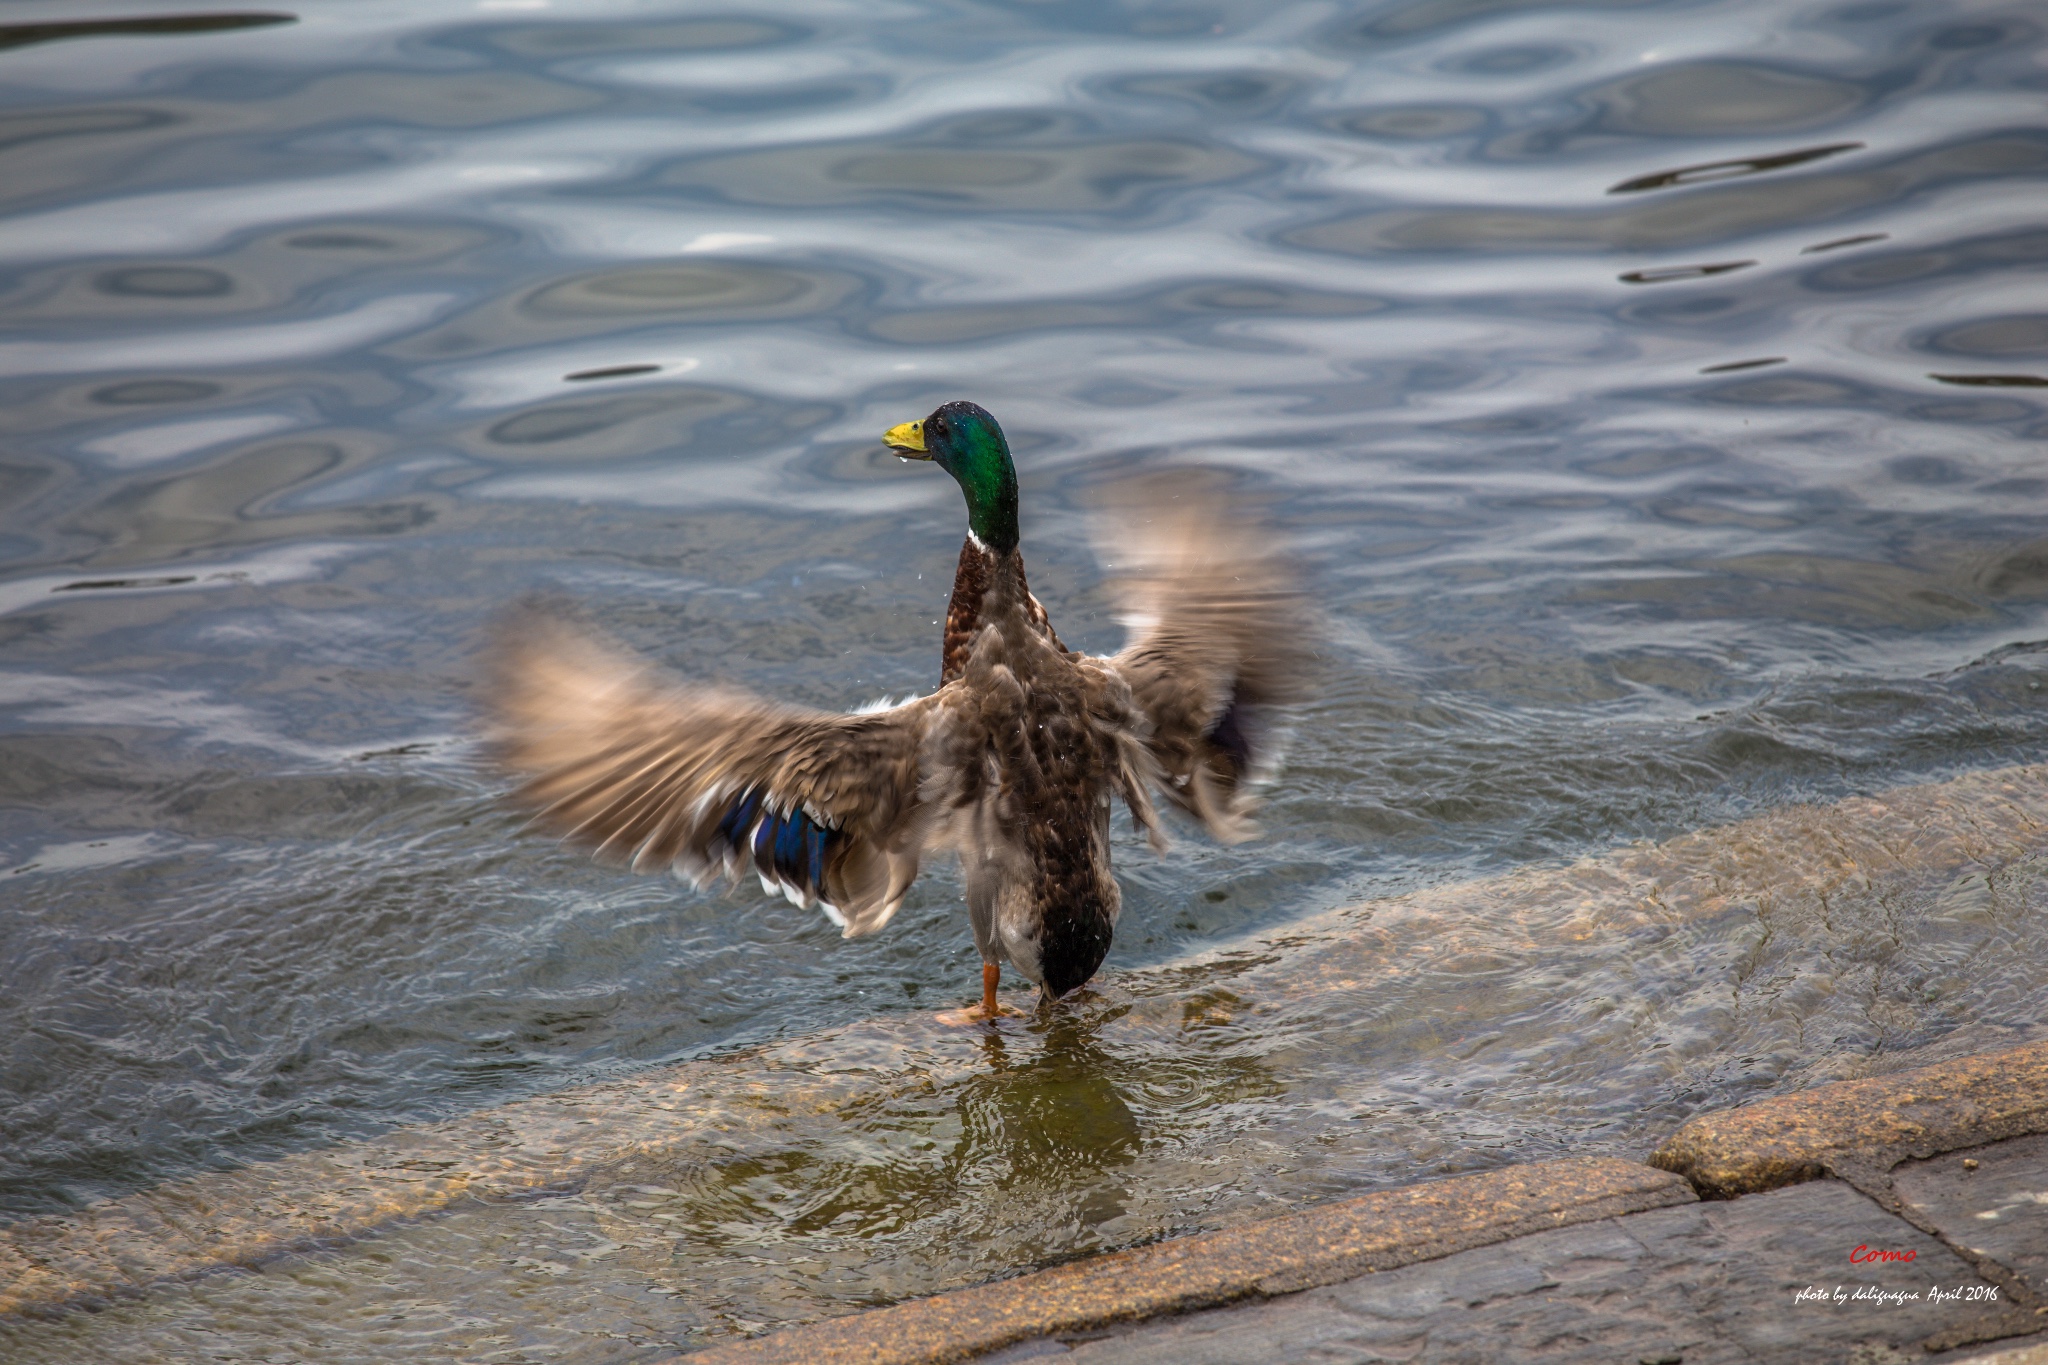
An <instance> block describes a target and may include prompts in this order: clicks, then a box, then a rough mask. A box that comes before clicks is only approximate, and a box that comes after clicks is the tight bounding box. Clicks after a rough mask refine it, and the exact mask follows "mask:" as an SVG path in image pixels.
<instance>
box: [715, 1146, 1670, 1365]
mask: <svg viewBox="0 0 2048 1365" xmlns="http://www.w3.org/2000/svg"><path fill="white" fill-rule="evenodd" d="M1693 1197H1694V1196H1693V1193H1692V1190H1691V1188H1690V1187H1688V1186H1687V1185H1686V1184H1685V1182H1684V1181H1683V1180H1680V1179H1678V1178H1677V1177H1676V1176H1673V1175H1670V1174H1667V1173H1665V1172H1662V1171H1656V1170H1652V1169H1651V1168H1649V1167H1647V1166H1638V1165H1636V1164H1635V1163H1634V1162H1630V1161H1619V1160H1616V1159H1614V1158H1611V1157H1591V1158H1573V1159H1569V1160H1564V1161H1546V1162H1540V1163H1537V1164H1535V1165H1530V1166H1515V1167H1510V1168H1509V1169H1507V1170H1502V1171H1487V1172H1484V1173H1482V1174H1478V1175H1463V1176H1453V1177H1451V1178H1449V1179H1447V1180H1437V1181H1431V1182H1429V1183H1427V1184H1422V1185H1409V1186H1405V1187H1403V1188H1401V1189H1394V1190H1381V1191H1377V1192H1375V1193H1373V1194H1368V1195H1363V1196H1361V1197H1359V1198H1357V1199H1350V1200H1345V1201H1344V1202H1342V1203H1337V1204H1328V1205H1324V1206H1322V1207H1320V1208H1315V1209H1310V1210H1307V1211H1305V1212H1302V1213H1296V1214H1289V1215H1287V1216H1285V1217H1281V1218H1272V1219H1267V1220H1265V1221H1263V1222H1258V1223H1251V1224H1247V1225H1245V1226H1243V1227H1237V1228H1228V1229H1225V1230H1223V1231H1221V1232H1210V1233H1203V1234H1201V1235H1199V1236H1194V1237H1183V1238H1177V1239H1175V1240H1173V1241H1168V1242H1161V1243H1157V1244H1155V1245H1153V1246H1148V1247H1139V1248H1136V1249H1135V1250H1131V1251H1122V1252H1116V1253H1112V1254H1110V1255H1107V1256H1098V1257H1096V1258H1094V1259H1092V1260H1088V1261H1082V1262H1077V1263H1075V1264H1072V1265H1066V1266H1060V1267H1057V1268H1055V1269H1052V1270H1046V1271H1041V1272H1039V1273H1038V1274H1035V1275H1026V1276H1023V1277H1021V1278H1019V1279H1014V1280H1003V1281H999V1282H997V1283H995V1284H989V1285H982V1286H980V1287H978V1288H975V1289H962V1290H957V1291H955V1292H953V1293H950V1294H941V1295H938V1296H937V1297H935V1298H930V1299H920V1300H917V1301H915V1302H912V1303H905V1304H898V1305H897V1306H895V1307H893V1308H883V1309H877V1310H875V1311H873V1312H869V1313H860V1314H856V1315H855V1316H852V1317H847V1318H834V1319H830V1320H828V1321H825V1322H820V1323H814V1324H812V1325H811V1326H808V1327H799V1328H796V1329H794V1330H791V1331H787V1332H779V1333H777V1334H775V1335H774V1336H770V1337H764V1338H761V1339H759V1340H756V1341H743V1342H733V1343H730V1344H728V1345H724V1346H716V1347H713V1348H711V1349H710V1350H708V1351H703V1352H700V1353H697V1354H695V1355H692V1356H689V1357H688V1359H689V1360H690V1361H691V1362H692V1365H742V1363H743V1362H744V1365H819V1362H823V1361H831V1362H834V1365H839V1363H840V1362H844V1363H845V1365H854V1362H859V1365H923V1362H943V1361H954V1360H962V1359H966V1358H969V1357H971V1356H974V1355H976V1354H981V1353H985V1352H989V1351H993V1350H997V1349H1000V1348H1002V1347H1005V1346H1009V1345H1011V1344H1012V1343H1015V1342H1021V1341H1026V1340H1028V1339H1030V1338H1033V1337H1046V1336H1052V1335H1056V1334H1058V1333H1061V1332H1075V1331H1085V1330H1087V1329H1089V1328H1093V1327H1099V1326H1102V1325H1104V1324H1108V1323H1117V1322H1128V1321H1133V1320H1137V1319H1142V1318H1147V1317H1153V1316H1157V1315H1159V1314H1165V1313H1185V1312H1188V1311H1190V1310H1193V1309H1199V1308H1205V1307H1208V1306H1211V1305H1214V1304H1221V1303H1229V1302H1231V1301H1233V1300H1237V1299H1242V1298H1246V1297H1249V1296H1254V1295H1273V1294H1286V1293H1290V1292H1292V1291H1296V1290H1301V1289H1305V1288H1309V1287H1311V1286H1315V1285H1323V1284H1330V1283H1333V1282H1335V1281H1338V1280H1343V1279H1347V1278H1350V1277H1352V1276H1356V1275H1359V1274H1362V1273H1365V1272H1369V1271H1378V1270H1389V1269H1393V1268H1395V1267H1398V1266H1403V1265H1409V1264H1412V1263H1414V1262H1416V1261H1422V1260H1428V1259H1432V1258H1435V1257H1441V1256H1447V1255H1451V1254H1453V1253H1455V1252H1458V1251H1461V1250H1465V1249H1467V1248H1470V1247H1477V1246H1485V1245H1488V1244H1490V1243H1494V1242H1500V1241H1504V1240H1506V1239H1508V1238H1511V1237H1519V1236H1523V1235H1525V1234H1528V1233H1532V1232H1539V1231H1543V1230H1545V1229H1550V1228H1557V1227H1562V1226H1566V1225H1569V1224H1573V1223H1581V1222H1586V1221H1588V1220H1594V1219H1601V1218H1612V1217H1615V1216H1618V1215H1620V1214H1624V1213H1629V1212H1633V1211H1636V1210H1639V1209H1652V1208H1662V1207H1667V1206H1670V1205H1673V1204H1679V1203H1690V1202H1692V1200H1693Z"/></svg>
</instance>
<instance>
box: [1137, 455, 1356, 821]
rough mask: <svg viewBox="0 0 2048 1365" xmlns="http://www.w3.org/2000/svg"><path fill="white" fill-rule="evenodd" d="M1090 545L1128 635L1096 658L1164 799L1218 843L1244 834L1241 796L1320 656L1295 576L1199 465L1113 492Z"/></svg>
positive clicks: (1268, 757) (1259, 527)
mask: <svg viewBox="0 0 2048 1365" xmlns="http://www.w3.org/2000/svg"><path fill="white" fill-rule="evenodd" d="M1097 539H1098V544H1099V548H1100V553H1101V556H1102V559H1103V561H1104V563H1105V564H1106V565H1107V566H1108V567H1109V568H1110V569H1111V570H1112V572H1113V575H1114V576H1113V580H1112V591H1113V592H1114V593H1115V596H1116V598H1117V604H1118V607H1119V614H1120V616H1121V618H1122V620H1123V622H1124V625H1125V626H1126V627H1127V628H1128V629H1129V630H1130V632H1131V635H1130V643H1129V644H1127V645H1126V646H1125V647H1124V649H1123V650H1122V651H1121V652H1120V653H1118V654H1117V655H1115V656H1114V657H1113V658H1111V659H1109V660H1108V661H1107V662H1108V663H1109V664H1110V666H1111V667H1113V668H1115V669H1116V670H1117V672H1118V673H1120V674H1121V675H1122V676H1123V678H1124V680H1125V681H1126V682H1127V683H1129V685H1130V688H1131V693H1132V695H1133V697H1134V698H1135V699H1136V701H1137V703H1138V706H1139V708H1140V709H1141V710H1143V711H1144V713H1145V715H1146V716H1147V717H1148V718H1149V719H1150V721H1151V723H1152V732H1151V735H1150V736H1149V737H1148V739H1147V745H1148V747H1149V748H1150V749H1151V750H1152V754H1153V757H1154V758H1155V759H1156V760H1157V761H1158V764H1159V768H1160V770H1161V773H1162V776H1163V778H1164V781H1163V783H1162V786H1161V790H1162V791H1163V792H1164V793H1165V795H1166V797H1167V798H1168V799H1169V800H1171V801H1172V802H1173V803H1174V804H1176V805H1178V806H1180V807H1181V808H1182V809H1184V810H1186V811H1188V812H1190V813H1192V814H1193V815H1195V816H1197V817H1198V818H1200V819H1201V821H1202V822H1203V823H1204V824H1205V825H1207V826H1208V827H1209V831H1210V833H1211V834H1213V835H1215V837H1216V838H1218V839H1220V840H1222V841H1224V842H1225V843H1235V842H1237V841H1239V840H1241V839H1245V838H1249V837H1250V836H1251V835H1253V834H1255V833H1257V827H1256V826H1255V825H1253V824H1252V822H1251V820H1250V818H1249V817H1250V813H1251V810H1252V808H1253V806H1254V805H1255V804H1256V803H1255V802H1254V801H1253V799H1252V797H1251V794H1250V791H1249V788H1251V787H1252V786H1254V785H1257V784H1259V783H1262V782H1265V781H1267V780H1269V779H1270V778H1271V777H1272V776H1273V775H1274V773H1275V772H1276V771H1277V770H1278V768H1279V764H1280V760H1281V758H1282V756H1283V751H1284V748H1285V742H1286V739H1287V729H1286V727H1285V724H1284V720H1285V717H1284V715H1283V708H1285V707H1287V706H1289V705H1291V704H1293V703H1297V702H1300V701H1303V700H1306V698H1307V696H1308V694H1309V690H1310V687H1311V685H1312V680H1313V674H1314V665H1315V663H1316V660H1317V639H1318V635H1319V631H1318V629H1317V626H1316V620H1315V616H1314V613H1313V612H1312V611H1311V610H1310V608H1309V605H1308V602H1307V601H1306V599H1305V598H1304V597H1303V595H1302V593H1301V591H1300V590H1299V588H1298V587H1297V586H1296V583H1297V578H1298V575H1297V574H1296V573H1295V571H1294V568H1293V566H1292V564H1291V563H1290V561H1289V559H1288V557H1287V556H1286V555H1285V553H1284V552H1283V550H1282V548H1281V547H1280V545H1279V543H1278V542H1277V540H1276V538H1275V535H1274V533H1273V532H1272V531H1271V530H1270V529H1269V528H1268V527H1267V526H1265V525H1264V524H1263V523H1261V522H1259V521H1257V520H1256V519H1254V518H1252V517H1250V516H1249V515H1246V514H1245V513H1244V512H1242V511H1241V510H1237V509H1234V508H1233V505H1232V504H1231V502H1230V501H1229V500H1228V499H1227V498H1226V496H1225V495H1224V493H1223V492H1222V491H1221V490H1220V489H1218V488H1217V487H1216V486H1215V485H1214V483H1212V482H1211V481H1209V480H1206V479H1205V478H1204V477H1203V472H1202V471H1199V470H1189V471H1179V472H1175V473H1170V474H1160V475H1154V476H1151V477H1148V478H1145V479H1140V480H1134V481H1132V482H1130V483H1126V484H1121V485H1118V486H1116V487H1115V488H1113V489H1111V490H1110V491H1109V493H1108V495H1107V496H1106V497H1105V498H1104V515H1103V518H1102V521H1101V529H1100V531H1099V532H1098V537H1097Z"/></svg>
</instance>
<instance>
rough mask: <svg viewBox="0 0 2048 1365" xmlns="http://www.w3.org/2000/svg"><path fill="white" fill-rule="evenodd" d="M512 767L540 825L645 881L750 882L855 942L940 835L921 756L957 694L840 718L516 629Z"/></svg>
mask: <svg viewBox="0 0 2048 1365" xmlns="http://www.w3.org/2000/svg"><path fill="white" fill-rule="evenodd" d="M489 696H490V703H491V707H492V711H493V713H494V717H493V718H494V721H495V731H496V733H495V740H496V747H497V755H498V758H499V760H500V761H501V762H502V763H503V765H504V766H505V767H507V768H508V769H510V770H512V771H513V772H515V773H517V774H518V775H520V776H522V777H524V778H525V782H524V784H523V785H521V786H520V787H519V788H518V790H517V791H516V792H515V793H514V794H513V800H515V801H516V802H518V803H519V804H521V805H524V806H527V807H528V808H530V809H532V810H533V811H534V812H535V813H536V819H537V820H538V821H539V823H541V824H543V825H546V826H548V827H550V828H552V829H554V830H556V831H558V832H559V833H561V834H563V835H564V836H566V837H568V838H570V839H574V840H576V841H578V842H582V843H587V844H591V845H594V846H595V847H596V849H597V852H598V853H599V854H600V855H605V854H612V855H615V856H619V857H623V858H625V859H627V860H628V861H630V863H631V864H632V866H633V868H634V869H635V870H636V871H643V872H645V871H652V870H655V869H657V868H661V867H671V868H673V869H674V870H675V871H676V872H677V873H678V874H680V875H682V876H684V877H687V878H689V879H690V880H691V881H693V882H696V883H698V884H700V885H701V884H703V883H704V882H705V881H706V880H708V879H710V878H711V877H713V876H717V875H723V876H725V877H728V878H731V879H733V880H739V879H740V878H742V877H744V875H745V874H746V873H747V872H749V871H752V872H754V873H756V874H758V875H759V877H760V879H761V884H762V887H763V889H765V890H779V891H781V892H782V893H783V894H784V895H786V896H787V897H789V899H790V900H791V901H793V902H795V903H796V904H798V905H810V904H812V903H817V904H819V905H820V906H821V908H823V909H824V911H825V913H826V914H827V915H829V916H830V917H831V918H832V920H833V922H834V923H836V924H839V925H840V926H842V928H843V929H844V932H845V935H846V937H848V938H854V937H857V936H859V935H862V934H869V933H873V932H874V931H875V930H877V929H879V928H881V927H882V926H883V925H884V924H886V923H888V922H889V918H890V917H891V916H892V915H894V914H895V913H896V907H897V906H898V905H899V904H900V903H901V902H902V899H903V895H904V893H905V892H906V891H907V890H909V888H910V884H911V882H912V881H913V880H914V879H915V878H916V876H917V866H918V859H919V856H920V853H921V851H922V849H923V846H924V844H925V842H926V839H927V837H928V836H929V834H930V833H931V829H930V826H931V823H932V822H931V820H930V818H929V813H930V810H931V803H929V802H927V801H926V800H924V799H923V798H922V797H921V795H920V786H921V784H922V773H921V761H920V760H921V755H922V753H923V752H924V750H925V746H926V741H927V739H928V738H929V737H930V735H931V733H932V731H933V730H934V728H935V726H937V725H940V724H942V723H943V721H944V718H945V716H946V707H945V702H944V697H945V694H944V693H935V694H933V695H932V696H929V697H924V698H920V699H918V700H916V701H912V702H907V703H905V704H903V705H901V706H897V707H894V708H891V709H888V710H882V711H873V712H867V713H857V714H851V715H839V714H834V713H832V712H826V711H812V710H807V709H804V708H801V707H794V706H780V705H776V704H774V703H772V702H766V701H762V700H760V699H759V698H756V697H752V696H748V695H746V694H744V693H741V692H736V691H730V690H724V689H718V688H712V687H700V686H694V685H691V684H687V683H684V682H681V681H679V680H673V679H662V678H660V677H658V676H657V675H655V674H654V673H653V671H652V670H651V669H649V668H648V667H647V666H646V665H645V664H643V663H641V662H640V661H638V660H636V659H634V658H632V657H631V656H629V655H626V654H623V653H620V652H618V651H616V650H613V649H610V648H608V647H606V646H604V645H601V644H599V643H598V642H596V641H594V640H592V639H591V638H590V637H588V636H587V635H584V634H582V633H581V632H578V631H575V630H572V629H570V628H568V627H566V626H564V625H562V624H560V623H558V622H552V621H543V620H535V619H533V618H527V619H525V620H522V621H519V622H516V623H515V624H513V625H512V626H510V627H508V628H506V629H505V630H504V631H502V632H501V634H500V638H499V642H498V647H497V649H496V651H495V660H494V667H493V678H492V687H491V691H490V694H489Z"/></svg>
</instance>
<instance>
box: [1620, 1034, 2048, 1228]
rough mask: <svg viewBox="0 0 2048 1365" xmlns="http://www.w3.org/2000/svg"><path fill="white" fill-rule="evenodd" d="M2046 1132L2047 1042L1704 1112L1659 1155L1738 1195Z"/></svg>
mask: <svg viewBox="0 0 2048 1365" xmlns="http://www.w3.org/2000/svg"><path fill="white" fill-rule="evenodd" d="M2042 1132H2048V1042H2042V1043H2030V1044H2028V1045H2027V1046H2025V1047H2016V1048H2011V1049H2009V1050H2007V1051H2004V1052H1987V1053H1982V1054H1980V1055H1978V1056H1975V1057H1963V1058H1958V1059H1957V1060H1955V1061H1952V1062H1942V1063H1939V1064H1938V1065H1935V1066H1927V1067H1921V1068H1919V1069H1918V1070H1915V1071H1902V1072H1899V1073H1898V1074H1896V1075H1891V1076H1873V1077H1870V1078H1869V1079H1866V1080H1859V1081H1838V1082H1836V1083H1834V1084H1832V1085H1822V1086H1816V1087H1814V1088H1813V1089H1811V1090H1802V1091H1800V1092H1798V1093H1797V1094H1793V1095H1780V1096H1777V1097H1776V1098H1773V1099H1768V1100H1762V1101H1759V1102H1758V1103H1756V1104H1750V1105H1744V1106H1743V1107H1742V1108H1740V1109H1728V1110H1723V1111H1721V1112H1719V1113H1714V1114H1702V1115H1700V1116H1699V1117H1697V1118H1694V1119H1691V1120H1689V1121H1688V1122H1687V1123H1686V1124H1685V1125H1684V1126H1683V1127H1681V1128H1680V1129H1679V1130H1678V1131H1677V1132H1676V1133H1674V1134H1672V1135H1671V1136H1670V1137H1669V1138H1668V1139H1666V1140H1665V1142H1664V1144H1663V1145H1662V1146H1661V1147H1659V1148H1658V1149H1657V1151H1656V1154H1655V1155H1653V1156H1652V1157H1651V1158H1650V1164H1651V1165H1653V1166H1656V1167H1658V1168H1660V1169H1662V1170H1666V1171H1671V1172H1674V1173H1676V1174H1678V1175H1682V1176H1684V1177H1685V1178H1686V1179H1687V1180H1689V1181H1690V1182H1692V1186H1693V1188H1694V1189H1695V1190H1697V1191H1699V1193H1700V1194H1701V1196H1703V1197H1705V1198H1708V1199H1733V1198H1734V1197H1736V1196H1737V1195H1743V1194H1756V1193H1758V1192H1760V1191H1763V1190H1774V1189H1777V1188H1779V1187H1780V1186H1783V1185H1795V1184H1798V1183H1799V1182H1800V1181H1802V1180H1814V1179H1818V1178H1819V1177H1821V1176H1823V1175H1828V1174H1841V1175H1851V1174H1856V1173H1861V1172H1874V1173H1877V1174H1880V1175H1881V1174H1882V1173H1884V1172H1888V1171H1889V1170H1890V1169H1891V1168H1892V1167H1893V1166H1896V1165H1897V1164H1898V1163H1899V1162H1901V1161H1904V1160H1906V1159H1907V1158H1908V1157H1919V1158H1922V1159H1925V1158H1927V1157H1933V1156H1939V1155H1940V1154H1941V1153H1943V1152H1952V1151H1955V1150H1957V1149H1958V1148H1963V1147H1979V1146H1982V1145H1984V1144H1985V1143H1988V1142H1997V1141H2001V1140H2002V1139H2005V1138H2012V1137H2024V1136H2027V1135H2028V1134H2032V1133H2042Z"/></svg>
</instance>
